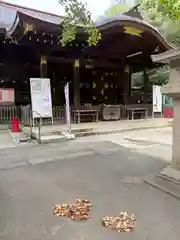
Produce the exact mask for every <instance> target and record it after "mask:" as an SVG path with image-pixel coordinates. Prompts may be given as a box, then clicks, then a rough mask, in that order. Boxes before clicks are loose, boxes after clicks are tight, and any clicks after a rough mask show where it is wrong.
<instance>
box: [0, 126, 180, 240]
mask: <svg viewBox="0 0 180 240" xmlns="http://www.w3.org/2000/svg"><path fill="white" fill-rule="evenodd" d="M162 136H163V137H162ZM134 138H136V141H135V142H134V141H133V139H134ZM170 138H171V137H170V129H165V130H164V131H159V130H158V131H155V130H154V131H153V130H151V131H147V130H146V131H145V132H144V130H143V131H138V132H129V133H126V134H125V135H124V136H122V135H121V134H114V135H104V136H94V137H87V138H84V139H79V140H77V141H69V142H66V143H60V144H57V143H56V144H48V145H42V146H37V145H34V146H33V145H32V146H24V147H22V148H21V147H19V148H7V149H1V150H0V156H1V157H0V202H1V204H0V212H1V218H0V239H2V240H9V239H13V240H24V239H26V240H40V239H46V240H51V239H52V240H56V239H58V240H59V239H60V238H61V239H65V240H66V239H67V240H83V239H84V240H92V239H98V240H100V239H103V240H106V239H108V240H109V239H110V238H111V239H114V240H115V239H119V238H121V237H123V239H133V240H136V239H137V240H139V239H143V240H145V239H151V240H152V239H159V240H161V239H163V240H166V239H168V240H169V239H173V240H176V239H177V240H178V239H179V222H180V211H177V209H178V208H179V201H178V200H176V199H174V198H173V197H171V196H169V195H166V194H164V193H163V192H161V191H159V190H157V189H155V188H152V187H150V186H149V185H147V184H145V183H144V182H143V178H144V177H145V176H147V175H148V174H151V173H154V172H158V171H159V170H160V169H161V168H163V167H164V166H165V165H166V164H167V162H165V161H163V160H161V159H160V158H154V157H152V156H149V155H148V154H147V152H146V151H147V149H150V151H151V152H152V149H156V152H158V151H160V152H161V153H162V152H163V149H164V147H165V146H166V147H167V148H169V149H170V144H171V141H170ZM107 140H108V141H107ZM159 141H161V142H159ZM162 141H164V143H163V144H161V143H162ZM120 145H124V146H126V147H123V146H120ZM155 147H156V148H155ZM160 147H161V148H160ZM158 148H159V150H157V149H158ZM134 151H135V152H134ZM140 153H141V154H140ZM156 154H157V153H156ZM156 154H154V155H156ZM162 158H163V157H162ZM81 197H87V198H89V199H91V201H92V203H93V209H92V214H91V217H92V218H91V220H89V221H87V222H78V223H77V222H72V221H70V220H66V219H61V218H57V217H54V216H52V207H53V205H54V204H58V203H63V202H65V203H66V202H69V203H72V202H74V201H75V199H76V198H81ZM120 211H128V212H129V213H134V214H135V215H136V216H137V228H136V230H135V232H134V233H126V234H123V233H115V232H113V231H111V230H108V229H104V228H103V227H102V226H101V225H100V222H99V219H100V217H102V216H104V215H115V214H118V213H119V212H120Z"/></svg>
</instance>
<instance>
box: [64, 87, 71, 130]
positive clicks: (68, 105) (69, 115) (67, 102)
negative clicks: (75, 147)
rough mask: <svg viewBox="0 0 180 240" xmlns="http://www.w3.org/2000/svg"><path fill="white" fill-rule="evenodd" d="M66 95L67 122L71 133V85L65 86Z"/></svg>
mask: <svg viewBox="0 0 180 240" xmlns="http://www.w3.org/2000/svg"><path fill="white" fill-rule="evenodd" d="M64 95H65V100H66V122H67V126H68V132H71V114H70V104H69V83H67V84H66V85H65V86H64Z"/></svg>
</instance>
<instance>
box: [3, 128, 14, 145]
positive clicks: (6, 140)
mask: <svg viewBox="0 0 180 240" xmlns="http://www.w3.org/2000/svg"><path fill="white" fill-rule="evenodd" d="M15 146H16V144H15V142H14V141H13V139H12V137H11V134H10V132H9V130H8V129H3V130H0V149H2V148H9V147H15Z"/></svg>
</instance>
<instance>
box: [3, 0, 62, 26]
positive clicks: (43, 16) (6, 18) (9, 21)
mask: <svg viewBox="0 0 180 240" xmlns="http://www.w3.org/2000/svg"><path fill="white" fill-rule="evenodd" d="M17 12H21V13H23V14H26V15H28V16H31V17H33V18H36V19H39V20H42V21H46V22H49V23H53V24H58V25H59V24H60V23H61V22H62V21H63V17H62V16H58V15H55V14H51V13H47V12H42V11H39V10H36V9H30V8H27V7H22V6H18V5H14V4H9V3H6V2H4V1H0V24H3V25H4V26H5V27H6V28H7V29H11V27H12V25H13V23H14V21H15V18H16V14H17Z"/></svg>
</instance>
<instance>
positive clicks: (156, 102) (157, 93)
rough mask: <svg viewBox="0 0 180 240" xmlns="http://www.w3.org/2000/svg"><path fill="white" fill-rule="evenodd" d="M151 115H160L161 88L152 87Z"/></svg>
mask: <svg viewBox="0 0 180 240" xmlns="http://www.w3.org/2000/svg"><path fill="white" fill-rule="evenodd" d="M153 113H162V93H161V86H156V85H153Z"/></svg>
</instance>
